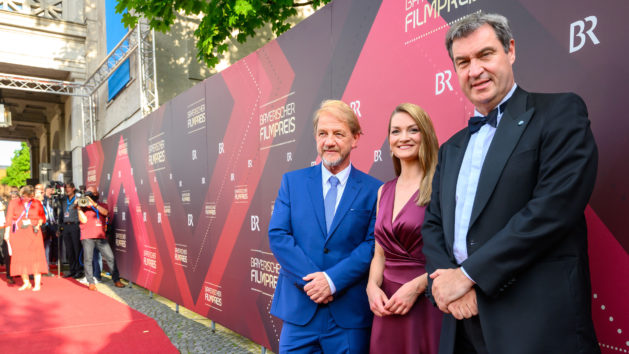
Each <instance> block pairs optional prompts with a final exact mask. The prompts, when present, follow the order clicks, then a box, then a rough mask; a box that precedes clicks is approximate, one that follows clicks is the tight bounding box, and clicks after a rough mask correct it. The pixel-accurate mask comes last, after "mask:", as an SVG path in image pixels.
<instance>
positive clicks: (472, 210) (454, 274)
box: [422, 13, 600, 354]
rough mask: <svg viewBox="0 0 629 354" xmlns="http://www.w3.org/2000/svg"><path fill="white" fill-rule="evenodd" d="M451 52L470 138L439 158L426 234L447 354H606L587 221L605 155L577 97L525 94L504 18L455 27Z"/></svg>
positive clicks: (478, 17)
mask: <svg viewBox="0 0 629 354" xmlns="http://www.w3.org/2000/svg"><path fill="white" fill-rule="evenodd" d="M446 46H447V48H448V52H449V54H450V57H451V59H452V61H453V63H454V68H455V70H456V73H457V76H458V79H459V84H460V85H461V89H462V91H463V93H464V94H465V95H466V96H467V98H468V99H469V100H470V101H471V102H472V103H473V104H474V107H475V115H476V116H477V117H474V118H472V119H470V123H469V127H467V128H465V129H463V130H461V131H460V132H458V133H457V134H455V135H454V136H453V137H452V138H450V140H448V141H447V142H446V143H445V144H443V146H442V147H441V149H440V150H439V165H438V166H437V171H436V173H435V176H434V182H433V195H432V199H431V200H432V201H431V203H430V205H429V207H428V209H427V211H426V217H425V221H424V225H423V229H422V234H423V237H424V243H425V244H424V254H425V255H426V259H427V262H428V264H427V269H428V271H429V273H431V274H430V284H429V290H430V291H431V296H432V298H433V299H434V301H435V303H436V304H437V305H438V306H439V308H440V309H441V310H442V311H443V312H444V313H445V315H444V321H443V328H442V332H441V344H440V353H500V354H502V353H514V354H517V353H523V354H524V353H599V352H600V349H599V347H598V345H597V340H596V335H595V333H594V327H593V323H592V318H591V301H590V296H591V290H590V288H591V286H590V274H589V265H588V253H587V228H586V222H585V216H584V209H585V207H586V205H587V203H588V200H589V198H590V194H591V193H592V189H593V187H594V181H595V178H596V168H597V156H598V155H597V148H596V144H595V142H594V138H593V136H592V132H591V130H590V122H589V120H588V115H587V109H586V107H585V104H584V102H583V101H582V100H581V98H580V97H578V96H577V95H575V94H572V93H561V94H539V93H529V92H527V91H524V90H523V89H522V88H520V87H518V86H517V85H516V84H515V81H514V77H513V69H512V65H513V63H514V61H515V41H514V40H513V36H512V34H511V30H510V28H509V24H508V22H507V19H506V18H504V17H503V16H501V15H491V14H478V13H477V14H472V15H470V16H468V17H466V18H465V19H463V20H461V21H460V22H457V23H456V24H454V25H453V26H452V27H451V28H450V30H449V31H448V34H447V35H446Z"/></svg>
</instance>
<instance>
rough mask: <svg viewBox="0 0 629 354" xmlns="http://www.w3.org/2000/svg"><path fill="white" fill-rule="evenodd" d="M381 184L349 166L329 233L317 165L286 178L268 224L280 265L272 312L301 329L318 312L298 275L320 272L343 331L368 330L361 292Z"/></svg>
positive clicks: (368, 318) (366, 304)
mask: <svg viewBox="0 0 629 354" xmlns="http://www.w3.org/2000/svg"><path fill="white" fill-rule="evenodd" d="M381 184H382V182H380V181H378V180H377V179H375V178H373V177H371V176H369V175H367V174H365V173H363V172H360V171H359V170H357V169H356V168H355V167H354V166H352V169H351V172H350V175H349V179H348V180H347V185H346V186H345V190H344V191H343V195H342V197H341V201H340V203H339V205H338V207H337V210H336V213H335V215H334V220H333V222H332V225H331V227H330V233H329V235H327V232H326V226H325V211H324V206H323V186H322V182H321V165H320V164H319V165H316V166H313V167H309V168H305V169H301V170H297V171H292V172H288V173H286V174H284V176H283V177H282V184H281V186H280V190H279V193H278V196H277V199H276V200H275V207H274V209H273V216H272V217H271V222H270V224H269V243H270V246H271V250H272V251H273V254H274V255H275V258H277V260H278V262H279V263H280V265H281V266H282V269H281V271H280V274H279V278H278V281H277V286H276V288H275V295H274V297H273V303H272V305H271V314H272V315H274V316H277V317H279V318H281V319H282V320H284V321H287V322H290V323H293V324H296V325H305V324H306V323H308V321H310V319H311V318H312V317H313V316H314V314H315V312H316V311H317V308H318V305H317V304H316V303H314V302H313V301H312V300H310V298H309V297H308V295H306V293H305V292H304V291H303V286H304V285H305V284H306V282H305V281H303V280H302V277H304V276H305V275H307V274H309V273H314V272H319V271H324V272H326V273H327V274H328V276H329V277H330V278H331V279H332V281H333V282H334V285H335V287H336V293H335V294H334V300H333V301H332V302H331V303H329V304H328V306H329V308H330V312H331V313H332V316H333V317H334V320H335V321H336V323H337V324H338V325H339V326H340V327H342V328H364V327H369V326H371V321H372V315H371V311H370V310H369V302H368V300H367V295H366V293H365V288H366V286H367V273H368V271H369V265H370V263H371V258H372V256H373V249H374V236H373V229H374V224H375V222H376V200H377V196H378V188H379V187H380V185H381Z"/></svg>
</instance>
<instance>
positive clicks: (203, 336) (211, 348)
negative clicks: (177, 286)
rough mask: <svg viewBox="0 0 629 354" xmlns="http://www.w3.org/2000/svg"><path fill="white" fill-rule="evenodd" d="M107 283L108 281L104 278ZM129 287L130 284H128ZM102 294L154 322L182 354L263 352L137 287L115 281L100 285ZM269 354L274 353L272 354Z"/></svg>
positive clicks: (219, 326)
mask: <svg viewBox="0 0 629 354" xmlns="http://www.w3.org/2000/svg"><path fill="white" fill-rule="evenodd" d="M103 279H105V278H103ZM125 284H126V283H125ZM96 287H97V289H98V291H100V292H101V293H103V294H105V295H108V296H110V297H112V298H114V299H116V300H118V301H120V302H122V303H125V304H127V305H129V306H130V307H131V308H133V309H136V310H138V311H140V312H142V313H143V314H145V315H147V316H150V317H152V318H154V319H155V320H156V321H157V323H158V324H159V326H160V327H162V329H163V330H164V332H165V333H166V335H167V336H168V338H170V341H171V342H172V343H173V345H174V346H175V347H177V349H179V351H180V352H181V353H230V354H231V353H260V352H261V351H262V348H261V346H260V345H258V344H255V343H253V342H251V341H250V340H248V339H247V338H245V337H242V336H241V335H239V334H237V333H234V332H232V331H230V330H229V329H227V328H225V327H223V326H221V325H219V324H216V330H215V331H214V332H212V330H211V328H210V326H211V321H210V320H209V319H207V318H205V317H203V316H201V315H199V314H196V313H194V312H192V311H190V310H188V309H185V308H183V307H181V306H180V307H179V313H176V312H175V306H176V305H175V304H174V303H173V302H172V301H170V300H168V299H165V298H163V297H161V296H158V295H154V296H153V298H152V299H151V297H150V294H149V291H148V290H146V289H144V288H141V287H139V286H137V285H135V284H134V285H133V286H132V287H126V288H116V287H115V286H114V285H113V283H112V281H111V280H107V281H104V282H103V283H100V284H97V285H96ZM266 352H267V353H272V352H271V351H270V350H267V351H266Z"/></svg>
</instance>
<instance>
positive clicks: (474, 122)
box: [467, 100, 510, 134]
mask: <svg viewBox="0 0 629 354" xmlns="http://www.w3.org/2000/svg"><path fill="white" fill-rule="evenodd" d="M509 101H510V100H506V101H504V102H502V104H501V105H500V106H498V107H496V108H494V109H493V110H492V111H491V112H489V114H488V115H487V116H485V117H483V116H474V117H472V118H470V120H469V121H467V127H468V128H469V129H470V134H474V133H476V132H477V131H478V130H479V129H480V128H481V127H482V126H483V125H485V124H489V125H491V126H492V127H494V128H495V127H496V126H497V125H498V112H502V113H504V111H505V109H507V103H509Z"/></svg>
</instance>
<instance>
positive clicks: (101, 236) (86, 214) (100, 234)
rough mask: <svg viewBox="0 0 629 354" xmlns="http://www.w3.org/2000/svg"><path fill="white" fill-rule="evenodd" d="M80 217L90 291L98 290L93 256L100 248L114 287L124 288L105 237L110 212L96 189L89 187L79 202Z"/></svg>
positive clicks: (86, 276) (84, 260) (84, 259)
mask: <svg viewBox="0 0 629 354" xmlns="http://www.w3.org/2000/svg"><path fill="white" fill-rule="evenodd" d="M78 205H79V209H78V216H79V221H80V222H81V243H82V244H83V251H84V253H83V264H84V266H85V278H86V279H87V282H88V284H89V289H90V290H96V284H95V282H94V274H93V268H92V256H93V254H94V248H98V250H99V251H100V253H101V255H102V256H103V258H104V259H105V261H106V262H107V265H108V266H109V269H110V271H111V276H112V280H113V281H114V285H115V286H116V287H118V288H123V287H124V285H123V284H122V283H121V282H120V278H119V276H118V272H116V271H115V269H116V267H115V261H114V253H113V252H112V250H111V247H110V246H109V243H108V242H107V238H106V236H105V227H106V217H107V214H108V213H109V211H108V210H107V205H106V204H103V203H98V191H97V190H96V187H88V188H87V192H86V194H85V197H83V198H81V199H80V200H79V201H78Z"/></svg>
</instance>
